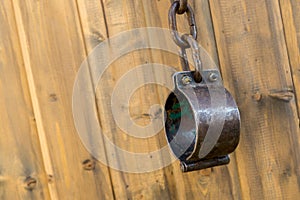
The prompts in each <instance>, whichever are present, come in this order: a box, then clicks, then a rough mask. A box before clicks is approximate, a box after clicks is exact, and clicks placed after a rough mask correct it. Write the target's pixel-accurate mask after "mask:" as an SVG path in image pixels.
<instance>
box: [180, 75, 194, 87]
mask: <svg viewBox="0 0 300 200" xmlns="http://www.w3.org/2000/svg"><path fill="white" fill-rule="evenodd" d="M181 81H182V83H183V84H184V85H189V84H190V83H191V82H192V78H191V77H189V76H183V77H182V79H181Z"/></svg>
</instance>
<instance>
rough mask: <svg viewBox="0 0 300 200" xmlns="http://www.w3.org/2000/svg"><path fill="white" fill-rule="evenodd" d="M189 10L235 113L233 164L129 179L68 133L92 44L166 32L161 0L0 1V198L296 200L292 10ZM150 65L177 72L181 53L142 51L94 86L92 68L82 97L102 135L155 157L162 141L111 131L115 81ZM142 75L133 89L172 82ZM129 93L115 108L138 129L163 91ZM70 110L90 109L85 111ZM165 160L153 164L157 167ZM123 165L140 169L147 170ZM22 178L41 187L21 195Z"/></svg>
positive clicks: (205, 3) (200, 4)
mask: <svg viewBox="0 0 300 200" xmlns="http://www.w3.org/2000/svg"><path fill="white" fill-rule="evenodd" d="M189 3H190V4H191V6H192V7H193V9H194V11H195V18H196V22H197V25H198V39H197V40H198V42H199V43H200V44H201V46H203V47H204V48H205V49H206V51H207V52H208V53H209V55H210V56H211V57H212V59H213V60H214V62H215V63H216V64H217V65H220V67H221V72H222V76H223V79H224V84H225V86H226V88H228V89H229V91H230V92H231V93H232V94H233V95H234V97H235V98H236V100H237V103H238V106H239V108H240V111H241V115H242V133H241V141H240V144H239V147H238V149H237V150H236V152H235V153H233V154H232V155H231V163H230V164H229V165H227V166H221V167H215V168H212V169H206V170H201V171H197V172H191V173H185V174H183V173H182V172H181V171H180V167H179V162H178V161H176V162H174V163H172V164H171V165H169V166H166V167H165V168H163V169H159V170H155V171H153V172H148V173H137V174H135V173H126V172H122V171H119V170H116V169H112V168H108V167H107V166H106V165H104V164H103V163H101V162H99V161H97V160H96V159H95V158H94V157H93V155H91V154H90V153H89V152H88V150H87V149H86V148H85V147H84V145H83V143H82V142H81V140H80V139H79V135H78V133H77V131H76V129H75V126H74V121H73V115H72V94H73V93H72V92H73V85H74V80H75V77H76V75H77V73H78V70H79V67H80V64H81V62H82V61H84V59H85V58H86V57H87V56H88V55H89V53H90V52H92V50H93V49H94V48H95V47H96V46H97V45H98V44H101V43H102V42H104V41H105V40H106V39H108V38H113V37H114V36H115V35H117V34H119V33H121V32H123V31H128V30H131V29H134V28H141V27H162V28H168V21H167V14H168V9H169V6H170V1H169V0H157V1H153V0H152V1H149V0H142V1H141V0H123V1H120V0H65V1H59V0H52V1H42V0H40V1H36V0H28V1H21V0H12V1H2V2H1V6H0V22H1V23H0V94H1V95H2V98H1V100H0V113H1V114H2V115H1V118H0V124H1V128H0V137H1V139H0V199H299V197H300V167H299V163H300V154H299V152H300V139H299V133H300V131H299V114H300V98H299V97H300V68H299V66H300V14H299V13H300V4H299V1H298V0H278V1H275V0H274V1H271V0H270V1H267V0H253V1H247V0H232V1H226V0H211V1H209V0H194V1H189ZM177 19H178V27H179V31H180V32H188V31H189V30H188V28H189V27H188V25H187V19H186V16H184V15H181V16H177ZM158 39H159V38H158ZM124 42H127V43H130V42H131V41H124ZM145 42H149V41H145ZM99 56H102V55H99ZM150 63H160V64H165V65H168V66H173V67H174V68H175V69H176V70H178V71H179V70H181V66H180V62H179V59H178V56H177V55H174V54H169V53H167V52H163V51H159V50H153V49H152V50H151V49H145V50H139V51H134V52H131V53H129V54H126V55H123V56H121V57H120V58H118V59H117V60H116V61H114V62H113V63H112V64H111V65H110V66H109V68H108V69H107V70H106V71H105V73H104V75H103V77H102V79H101V80H100V81H99V82H96V81H95V80H94V79H93V74H92V72H93V70H94V68H93V66H89V67H90V68H89V69H88V70H87V71H85V73H86V74H85V78H86V79H85V80H84V81H85V85H84V86H83V87H86V88H87V89H88V90H89V91H94V90H93V88H94V87H95V86H98V88H97V90H96V91H95V100H93V102H92V104H93V110H92V111H91V112H92V114H93V115H94V116H97V117H98V120H99V124H100V126H101V128H102V130H103V133H104V135H105V137H107V138H108V139H109V140H110V141H112V142H113V143H114V144H115V145H116V146H118V147H120V148H121V149H124V150H127V151H130V152H135V153H140V152H143V153H145V152H150V151H154V150H158V149H160V148H162V147H163V146H164V145H166V140H165V137H164V133H163V131H160V132H159V133H158V134H156V135H155V136H154V137H149V138H142V139H141V138H135V137H133V136H130V135H129V134H128V133H127V132H126V131H125V130H123V129H121V128H120V127H119V126H118V125H117V124H116V122H115V118H114V116H113V114H112V110H111V106H112V105H111V97H112V93H113V90H114V89H115V88H116V86H117V85H118V81H119V80H121V79H122V78H123V77H124V76H125V75H128V73H130V72H131V71H132V70H134V69H136V67H138V66H139V65H143V64H150ZM149 66H150V65H149ZM147 73H148V74H145V73H142V74H140V73H136V72H135V74H133V75H134V76H133V80H136V81H137V82H138V81H139V82H143V81H145V80H147V78H148V76H149V73H151V74H154V77H155V79H156V80H159V79H169V78H171V77H169V76H168V74H167V72H165V71H163V70H162V71H155V70H153V71H150V72H148V71H147ZM134 83H135V81H132V82H130V83H128V85H126V84H124V85H122V91H121V92H120V94H118V96H117V97H118V98H120V99H122V98H123V97H124V96H126V95H127V94H128V93H132V95H131V98H130V102H129V105H127V104H126V103H125V102H122V103H124V112H127V111H128V110H129V112H130V115H128V118H131V119H132V121H134V122H135V123H136V124H138V125H140V126H146V125H148V124H149V123H151V120H152V119H160V118H161V116H162V113H161V110H160V108H159V107H153V108H152V110H151V109H150V108H151V106H152V105H154V104H159V105H163V104H164V102H165V99H166V98H167V96H168V94H169V92H170V91H168V90H167V89H166V88H163V87H162V86H159V85H155V84H148V85H144V86H142V87H140V88H139V89H138V90H136V91H130V90H129V88H130V87H129V84H134ZM77 103H78V106H81V107H82V108H84V109H85V108H87V107H86V102H84V101H80V102H77ZM85 121H86V122H87V126H86V127H84V129H85V132H86V133H87V135H89V133H92V132H93V128H92V127H90V126H89V118H88V117H87V118H86V119H85ZM89 139H90V138H89ZM101 139H103V138H102V137H101ZM89 142H91V144H94V143H93V142H94V141H92V139H90V141H89ZM100 143H101V142H100ZM106 145H107V144H105V143H103V144H102V143H101V145H100V146H99V147H97V148H96V149H97V150H100V151H101V152H103V153H104V154H105V156H106V159H107V160H106V161H107V162H109V163H110V162H112V160H114V159H115V158H117V159H119V161H120V158H121V156H122V155H116V151H115V150H113V151H111V150H110V149H109V148H108V147H107V146H106ZM149 156H150V155H149ZM168 159H169V156H165V157H164V156H163V155H159V162H161V163H163V162H165V161H166V160H168ZM120 162H121V161H120ZM126 164H128V165H132V166H139V167H140V169H143V166H146V165H151V162H150V163H141V162H140V161H139V160H138V159H135V160H130V161H128V162H127V163H126ZM152 164H153V166H154V164H157V163H152ZM28 177H31V178H34V179H36V180H37V185H36V186H35V187H33V188H28V187H27V189H26V184H25V182H24V181H25V180H26V178H27V180H28ZM33 185H34V184H33Z"/></svg>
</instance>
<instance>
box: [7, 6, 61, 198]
mask: <svg viewBox="0 0 300 200" xmlns="http://www.w3.org/2000/svg"><path fill="white" fill-rule="evenodd" d="M16 4H17V3H16V2H15V0H13V1H12V5H13V11H14V18H15V22H16V24H17V34H18V38H19V43H20V47H21V54H22V57H23V61H24V68H25V72H26V77H27V83H28V86H29V93H30V98H31V102H32V107H33V114H34V116H35V119H36V126H37V133H38V137H39V144H40V148H41V152H42V156H43V161H44V163H43V164H44V168H45V171H46V173H47V175H49V174H50V175H52V174H53V166H52V162H51V158H50V154H49V147H48V143H47V137H46V132H45V129H44V126H43V122H42V117H41V111H40V106H39V101H38V97H37V93H36V88H35V81H34V78H33V73H32V69H31V63H30V55H29V51H28V48H27V47H28V45H27V39H26V34H25V28H24V24H23V21H22V16H21V11H20V10H19V8H18V7H17V5H16ZM48 189H49V193H50V198H51V199H54V200H56V199H58V195H57V190H56V187H55V185H54V184H53V183H49V182H48Z"/></svg>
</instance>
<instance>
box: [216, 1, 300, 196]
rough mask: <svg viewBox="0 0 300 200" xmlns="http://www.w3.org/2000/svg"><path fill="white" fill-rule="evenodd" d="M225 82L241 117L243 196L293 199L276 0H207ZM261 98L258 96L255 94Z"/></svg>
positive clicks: (287, 80) (295, 159) (285, 63)
mask: <svg viewBox="0 0 300 200" xmlns="http://www.w3.org/2000/svg"><path fill="white" fill-rule="evenodd" d="M210 5H211V12H212V16H213V22H214V23H213V24H214V29H215V33H216V41H217V46H218V52H219V58H220V63H221V67H222V72H223V77H224V80H225V85H226V86H228V88H229V90H230V91H231V92H233V93H234V95H235V97H236V99H237V103H238V106H239V108H240V111H241V116H242V132H241V141H240V144H239V148H238V149H237V151H236V162H237V166H238V173H239V177H240V183H241V190H242V191H243V192H242V198H243V199H282V198H283V199H296V198H297V197H299V195H300V190H299V188H300V187H299V185H300V182H299V180H300V179H299V177H300V174H299V154H298V153H296V152H299V125H298V120H297V111H296V105H295V101H294V100H290V101H285V100H284V99H281V98H271V96H272V94H279V93H287V92H290V91H293V82H292V79H291V74H290V66H289V60H288V56H287V51H286V45H285V39H284V34H283V26H282V21H281V13H280V8H279V4H278V2H277V1H243V0H234V1H230V2H228V1H224V0H214V1H210ZM257 96H259V97H260V98H256V97H257Z"/></svg>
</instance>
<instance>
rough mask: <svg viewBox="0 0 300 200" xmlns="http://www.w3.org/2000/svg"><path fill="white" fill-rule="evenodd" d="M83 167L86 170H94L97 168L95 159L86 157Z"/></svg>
mask: <svg viewBox="0 0 300 200" xmlns="http://www.w3.org/2000/svg"><path fill="white" fill-rule="evenodd" d="M82 165H83V169H85V170H93V169H95V161H94V160H91V159H86V160H85V161H83V162H82Z"/></svg>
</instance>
